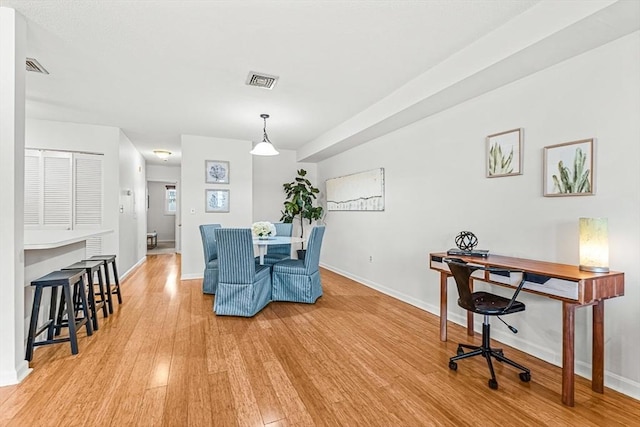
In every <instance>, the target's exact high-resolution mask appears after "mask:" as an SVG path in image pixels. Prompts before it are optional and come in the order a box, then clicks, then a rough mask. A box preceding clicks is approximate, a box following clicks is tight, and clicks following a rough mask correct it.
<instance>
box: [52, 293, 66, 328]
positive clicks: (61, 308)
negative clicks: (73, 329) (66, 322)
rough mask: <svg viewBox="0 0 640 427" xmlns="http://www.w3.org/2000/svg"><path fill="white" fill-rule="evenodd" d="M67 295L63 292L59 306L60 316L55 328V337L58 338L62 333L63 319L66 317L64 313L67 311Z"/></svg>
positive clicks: (57, 317) (57, 318)
mask: <svg viewBox="0 0 640 427" xmlns="http://www.w3.org/2000/svg"><path fill="white" fill-rule="evenodd" d="M66 298H67V296H66V293H65V292H64V290H63V292H61V294H60V303H59V304H58V315H57V316H56V324H55V327H54V330H55V335H56V336H58V335H60V332H61V331H62V318H63V317H64V313H65V309H66Z"/></svg>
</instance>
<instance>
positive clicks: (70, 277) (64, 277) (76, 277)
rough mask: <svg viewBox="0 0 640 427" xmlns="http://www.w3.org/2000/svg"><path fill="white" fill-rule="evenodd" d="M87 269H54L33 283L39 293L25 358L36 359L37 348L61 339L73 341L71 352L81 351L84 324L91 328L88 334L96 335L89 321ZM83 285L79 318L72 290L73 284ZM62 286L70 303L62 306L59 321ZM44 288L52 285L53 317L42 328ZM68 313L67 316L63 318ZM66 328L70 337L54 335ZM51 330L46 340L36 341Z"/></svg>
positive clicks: (51, 311)
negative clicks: (59, 296)
mask: <svg viewBox="0 0 640 427" xmlns="http://www.w3.org/2000/svg"><path fill="white" fill-rule="evenodd" d="M84 273H85V272H84V270H65V271H62V270H61V271H54V272H51V273H49V274H47V275H46V276H43V277H41V278H39V279H36V280H34V281H32V282H31V286H35V288H36V290H35V294H34V296H33V307H32V309H31V322H30V323H29V335H28V337H27V353H26V355H25V359H26V360H28V361H31V359H32V358H33V348H34V347H36V346H40V345H48V344H57V343H60V342H66V341H69V342H70V343H71V353H72V354H78V337H77V331H78V329H79V328H81V327H82V326H83V325H84V326H85V327H86V329H87V335H92V334H93V329H92V328H91V322H89V321H88V320H89V308H88V304H87V296H86V295H85V293H84V279H83V276H84ZM72 286H73V287H76V286H79V287H80V288H82V289H81V290H82V292H78V298H79V308H80V309H81V310H82V312H83V314H84V317H82V318H76V315H75V310H74V304H73V303H72V302H73V296H72V293H71V287H72ZM59 287H62V297H61V298H65V299H66V301H68V303H67V304H66V305H64V307H62V309H61V311H64V313H62V312H61V313H59V314H58V317H57V320H56V306H57V305H58V304H57V299H58V298H57V296H58V288H59ZM44 288H51V305H50V306H49V318H48V319H47V321H46V322H45V323H44V324H43V325H41V326H40V327H38V326H37V325H38V315H39V312H40V303H41V300H42V291H43V289H44ZM65 313H66V315H67V319H66V320H65V319H63V318H62V317H63V316H64V314H65ZM62 327H68V328H69V336H68V337H64V338H54V331H55V330H59V329H60V328H62ZM44 331H47V339H46V340H44V341H38V342H35V339H36V337H37V336H38V335H40V334H41V333H43V332H44Z"/></svg>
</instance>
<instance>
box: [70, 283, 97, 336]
mask: <svg viewBox="0 0 640 427" xmlns="http://www.w3.org/2000/svg"><path fill="white" fill-rule="evenodd" d="M84 287H85V284H84V278H83V277H82V276H81V277H80V288H81V289H82V292H80V302H81V304H82V311H83V312H84V318H85V319H86V320H87V321H86V322H85V323H84V324H85V328H86V329H87V336H91V335H93V328H92V327H91V322H90V321H89V320H90V319H89V305H88V303H87V294H86V292H84ZM73 320H74V324H75V319H73Z"/></svg>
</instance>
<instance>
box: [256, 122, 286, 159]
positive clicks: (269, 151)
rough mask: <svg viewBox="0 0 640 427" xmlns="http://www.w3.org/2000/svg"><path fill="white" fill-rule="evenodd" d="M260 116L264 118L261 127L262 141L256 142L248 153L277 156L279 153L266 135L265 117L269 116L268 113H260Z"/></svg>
mask: <svg viewBox="0 0 640 427" xmlns="http://www.w3.org/2000/svg"><path fill="white" fill-rule="evenodd" d="M260 117H262V120H264V127H263V128H262V142H259V143H258V144H256V146H255V147H253V150H251V151H250V153H251V154H253V155H254V156H277V155H278V154H280V153H278V150H276V148H275V147H274V146H273V144H272V143H271V141H269V137H268V136H267V119H268V118H269V115H268V114H260Z"/></svg>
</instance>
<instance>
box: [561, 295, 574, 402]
mask: <svg viewBox="0 0 640 427" xmlns="http://www.w3.org/2000/svg"><path fill="white" fill-rule="evenodd" d="M576 307H577V305H576V304H571V303H568V302H563V303H562V403H564V404H565V405H567V406H573V404H574V400H573V398H574V375H573V374H574V360H575V359H574V342H575V314H576Z"/></svg>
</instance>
